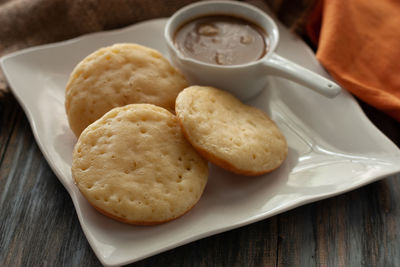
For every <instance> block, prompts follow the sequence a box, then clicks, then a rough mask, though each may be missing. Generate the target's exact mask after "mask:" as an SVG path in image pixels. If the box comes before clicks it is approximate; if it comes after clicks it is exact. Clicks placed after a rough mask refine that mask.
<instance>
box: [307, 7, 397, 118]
mask: <svg viewBox="0 0 400 267" xmlns="http://www.w3.org/2000/svg"><path fill="white" fill-rule="evenodd" d="M306 31H307V34H308V36H309V37H310V39H311V41H313V42H315V44H316V45H317V58H318V60H319V61H320V62H321V64H322V65H323V66H324V67H325V68H326V69H327V70H328V71H329V73H330V74H331V75H332V76H333V77H334V78H335V79H336V81H338V83H340V84H341V85H342V87H344V88H345V89H347V90H348V91H350V92H351V93H353V94H354V95H355V96H357V97H358V98H359V99H361V100H363V101H364V102H366V103H368V104H369V105H371V106H374V107H375V108H377V109H379V110H382V111H384V112H385V113H387V114H388V115H390V116H392V117H393V118H395V119H396V120H397V121H400V1H399V0H377V1H374V0H372V1H368V0H350V1H349V0H321V1H320V2H319V3H318V5H317V6H316V8H315V10H314V11H313V12H312V13H311V16H310V19H309V22H308V25H307V26H306Z"/></svg>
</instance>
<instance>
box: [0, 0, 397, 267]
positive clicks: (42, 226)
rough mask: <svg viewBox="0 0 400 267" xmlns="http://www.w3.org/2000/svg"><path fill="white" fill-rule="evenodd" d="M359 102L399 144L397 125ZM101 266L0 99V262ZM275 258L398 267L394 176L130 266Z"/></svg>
mask: <svg viewBox="0 0 400 267" xmlns="http://www.w3.org/2000/svg"><path fill="white" fill-rule="evenodd" d="M267 2H273V1H267ZM276 2H277V3H280V2H281V1H276ZM288 2H289V1H288ZM282 10H283V9H282ZM284 10H287V9H284ZM285 14H286V13H285ZM289 15H290V14H289ZM290 17H291V16H289V18H290ZM0 93H1V92H0ZM362 106H363V108H364V110H365V111H366V113H367V115H368V116H369V117H370V118H371V120H372V121H373V122H374V123H375V124H376V125H377V126H378V127H379V128H380V129H381V130H382V131H383V132H384V133H385V134H386V135H387V136H388V137H389V138H390V139H392V140H393V142H395V143H396V144H397V146H399V145H400V124H399V123H398V122H396V121H394V120H392V119H390V118H388V117H387V116H385V115H384V114H382V113H380V112H378V111H376V110H374V109H373V108H371V107H369V106H367V105H364V104H362ZM99 265H100V262H99V261H98V260H97V258H96V256H95V255H94V253H93V252H92V249H91V248H90V247H89V244H88V242H87V240H86V238H85V236H84V234H83V232H82V229H81V227H80V224H79V221H78V218H77V216H76V213H75V209H74V206H73V204H72V201H71V199H70V197H69V195H68V193H67V191H66V190H65V189H64V187H63V186H62V184H61V183H60V182H59V181H58V179H57V178H56V176H55V175H54V173H53V172H52V171H51V169H50V167H49V166H48V164H47V162H46V160H45V159H44V157H43V155H42V153H41V152H40V150H39V148H38V146H37V144H36V142H35V140H34V137H33V135H32V131H31V129H30V126H29V123H28V121H27V119H26V117H25V114H24V113H23V111H22V109H21V107H20V106H19V104H18V103H17V101H16V100H15V98H14V97H13V96H12V94H11V93H6V94H4V95H2V96H0V266H85V267H86V266H99ZM278 265H279V266H306V267H309V266H321V265H322V266H400V175H399V174H397V175H393V176H390V177H387V178H385V179H383V180H381V181H378V182H375V183H373V184H370V185H367V186H365V187H362V188H360V189H358V190H355V191H352V192H349V193H346V194H343V195H340V196H337V197H333V198H330V199H326V200H323V201H319V202H315V203H312V204H309V205H306V206H302V207H299V208H296V209H294V210H291V211H288V212H285V213H283V214H280V215H277V216H274V217H272V218H269V219H266V220H263V221H260V222H258V223H254V224H251V225H248V226H245V227H242V228H239V229H235V230H232V231H229V232H225V233H222V234H218V235H215V236H211V237H208V238H205V239H202V240H199V241H196V242H193V243H190V244H187V245H184V246H181V247H178V248H176V249H173V250H170V251H167V252H164V253H162V254H159V255H156V256H153V257H150V258H147V259H145V260H142V261H140V262H137V263H135V264H132V266H278Z"/></svg>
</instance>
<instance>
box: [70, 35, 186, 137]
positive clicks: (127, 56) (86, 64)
mask: <svg viewBox="0 0 400 267" xmlns="http://www.w3.org/2000/svg"><path fill="white" fill-rule="evenodd" d="M186 86H187V82H186V80H185V78H184V77H183V75H182V74H181V73H180V72H179V71H178V70H177V69H175V68H173V67H172V66H171V64H170V63H169V62H168V61H167V60H166V59H165V58H164V57H163V56H162V55H161V54H160V53H159V52H157V51H156V50H153V49H151V48H147V47H144V46H141V45H137V44H128V43H122V44H115V45H112V46H109V47H104V48H101V49H99V50H97V51H95V52H93V53H92V54H90V55H89V56H87V57H86V58H84V59H83V60H82V61H81V62H80V63H79V64H78V65H77V66H76V67H75V69H74V70H73V71H72V73H71V75H70V78H69V81H68V83H67V86H66V95H65V109H66V112H67V116H68V121H69V125H70V127H71V129H72V131H73V132H74V134H75V135H76V136H79V135H80V133H81V132H82V131H83V129H85V128H86V127H87V126H88V125H89V124H90V123H92V122H93V121H95V120H96V119H98V118H100V117H101V116H102V115H103V114H104V113H106V112H107V111H109V110H110V109H112V108H114V107H119V106H124V105H126V104H133V103H150V104H154V105H157V106H161V107H164V108H166V109H168V110H170V111H172V112H174V105H175V98H176V96H177V95H178V93H179V92H180V91H181V90H182V89H183V88H185V87H186Z"/></svg>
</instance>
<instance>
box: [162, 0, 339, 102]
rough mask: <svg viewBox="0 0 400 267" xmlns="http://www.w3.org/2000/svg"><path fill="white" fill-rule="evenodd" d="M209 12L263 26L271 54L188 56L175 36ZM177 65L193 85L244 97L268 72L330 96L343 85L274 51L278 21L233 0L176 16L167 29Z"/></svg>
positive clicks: (191, 8)
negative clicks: (222, 59) (214, 59)
mask: <svg viewBox="0 0 400 267" xmlns="http://www.w3.org/2000/svg"><path fill="white" fill-rule="evenodd" d="M208 15H228V16H229V15H232V16H236V17H240V18H243V19H245V20H248V21H251V22H253V23H255V24H256V25H258V26H260V27H261V28H262V29H263V30H264V31H265V32H266V33H267V35H268V39H269V47H268V51H267V53H266V54H265V55H264V56H263V57H262V58H260V59H258V60H256V61H252V62H250V63H246V64H240V65H217V64H210V63H205V62H202V61H199V60H196V59H193V58H190V57H185V56H184V55H183V54H182V53H181V52H180V51H179V50H178V48H177V47H176V46H175V45H174V35H175V33H176V31H177V30H178V29H179V27H180V26H182V25H183V24H185V23H186V22H188V21H190V20H193V19H196V18H199V17H203V16H208ZM164 37H165V40H166V42H167V46H168V51H169V54H170V58H171V60H172V62H173V64H174V65H175V66H176V67H178V68H179V69H180V70H181V71H182V72H183V73H184V75H185V76H186V78H187V79H188V80H189V82H190V83H191V84H196V85H208V86H214V87H217V88H220V89H223V90H226V91H229V92H231V93H232V94H234V95H236V96H237V97H238V98H240V99H242V100H247V99H249V98H251V97H253V96H255V95H257V94H258V93H259V92H260V91H261V90H263V89H264V88H265V86H266V84H267V77H268V75H276V76H280V77H283V78H286V79H289V80H291V81H294V82H296V83H298V84H301V85H303V86H305V87H307V88H310V89H312V90H314V91H316V92H318V93H321V94H322V95H324V96H327V97H334V96H336V95H337V94H338V93H339V92H340V90H341V88H340V86H338V85H337V84H336V83H334V82H332V81H330V80H328V79H326V78H325V77H322V76H321V75H319V74H316V73H314V72H312V71H310V70H308V69H306V68H304V67H302V66H300V65H298V64H296V63H294V62H292V61H290V60H288V59H285V58H283V57H281V56H279V55H278V54H276V53H275V52H274V51H275V49H276V47H277V45H278V41H279V32H278V27H277V26H276V24H275V22H274V21H273V20H272V19H271V18H270V17H269V16H268V15H267V14H266V13H265V12H263V11H262V10H260V9H258V8H256V7H254V6H251V5H249V4H245V3H241V2H233V1H204V2H198V3H194V4H190V5H188V6H185V7H183V8H182V9H180V10H178V11H177V12H176V13H175V14H174V15H172V16H171V17H170V18H169V20H168V22H167V24H166V26H165V30H164Z"/></svg>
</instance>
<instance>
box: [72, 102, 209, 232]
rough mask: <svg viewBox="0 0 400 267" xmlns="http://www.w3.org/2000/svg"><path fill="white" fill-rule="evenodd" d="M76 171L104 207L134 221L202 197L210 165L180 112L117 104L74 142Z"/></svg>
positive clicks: (171, 215)
mask: <svg viewBox="0 0 400 267" xmlns="http://www.w3.org/2000/svg"><path fill="white" fill-rule="evenodd" d="M72 176H73V178H74V179H75V182H76V184H77V186H78V188H79V190H80V191H81V192H82V194H83V195H84V196H85V198H86V199H87V200H88V201H89V202H90V203H91V204H92V205H93V206H94V207H95V208H96V209H97V210H99V211H100V212H102V213H103V214H105V215H107V216H109V217H111V218H114V219H116V220H119V221H122V222H125V223H131V224H144V225H149V224H158V223H162V222H166V221H170V220H172V219H175V218H177V217H179V216H181V215H183V214H184V213H186V212H187V211H189V210H190V209H191V208H192V207H193V206H194V205H195V204H196V203H197V202H198V200H199V199H200V197H201V195H202V193H203V190H204V188H205V186H206V183H207V179H208V166H207V161H205V160H204V159H203V158H202V157H201V156H200V155H199V154H198V153H197V152H196V151H195V150H194V149H193V147H192V146H191V145H190V143H188V142H187V141H186V139H185V138H184V136H183V135H182V131H181V129H180V126H179V124H178V122H177V119H176V116H175V115H173V114H172V113H170V112H169V111H167V110H166V109H164V108H161V107H158V106H155V105H151V104H131V105H127V106H124V107H119V108H114V109H112V110H111V111H109V112H107V113H106V114H105V115H104V116H103V117H101V118H100V119H99V120H97V121H96V122H94V123H93V124H91V125H89V126H88V127H87V128H86V129H85V130H84V131H83V132H82V134H81V136H80V137H79V139H78V142H77V144H76V145H75V148H74V152H73V160H72Z"/></svg>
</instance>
